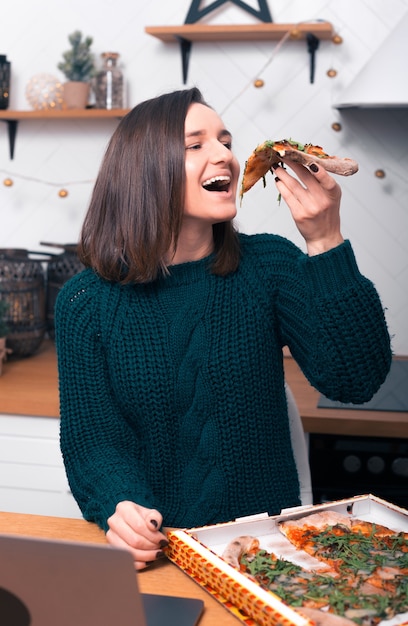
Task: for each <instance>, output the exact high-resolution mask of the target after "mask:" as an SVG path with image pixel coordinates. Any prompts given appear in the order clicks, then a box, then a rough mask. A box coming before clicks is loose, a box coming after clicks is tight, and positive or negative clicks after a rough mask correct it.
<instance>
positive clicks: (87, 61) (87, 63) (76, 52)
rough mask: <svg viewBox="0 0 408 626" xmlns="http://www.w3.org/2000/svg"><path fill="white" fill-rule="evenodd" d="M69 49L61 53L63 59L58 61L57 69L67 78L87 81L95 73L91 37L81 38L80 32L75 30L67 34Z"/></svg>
mask: <svg viewBox="0 0 408 626" xmlns="http://www.w3.org/2000/svg"><path fill="white" fill-rule="evenodd" d="M68 41H69V43H70V44H71V49H70V50H67V51H66V52H64V53H63V55H62V58H63V61H61V62H60V63H58V69H59V70H61V72H62V73H63V74H64V75H65V77H66V78H67V79H68V80H70V81H71V80H72V81H79V82H81V83H86V82H88V81H89V80H90V79H91V78H92V77H93V76H94V74H95V60H94V55H93V54H92V52H91V45H92V42H93V39H92V37H85V39H84V40H82V33H81V31H80V30H76V31H75V32H73V33H72V34H71V35H69V36H68Z"/></svg>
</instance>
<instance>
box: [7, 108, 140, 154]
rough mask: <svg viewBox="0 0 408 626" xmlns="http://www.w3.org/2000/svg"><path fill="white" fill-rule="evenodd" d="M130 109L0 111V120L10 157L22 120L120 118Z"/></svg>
mask: <svg viewBox="0 0 408 626" xmlns="http://www.w3.org/2000/svg"><path fill="white" fill-rule="evenodd" d="M129 111H130V109H109V110H108V109H58V110H50V109H47V110H33V111H11V110H8V109H5V110H1V111H0V122H5V123H6V124H7V130H8V139H9V148H10V159H13V157H14V146H15V141H16V136H17V127H18V123H19V122H20V121H22V120H102V119H121V118H122V117H124V116H125V115H126V114H127V113H129Z"/></svg>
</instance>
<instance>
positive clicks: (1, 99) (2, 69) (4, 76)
mask: <svg viewBox="0 0 408 626" xmlns="http://www.w3.org/2000/svg"><path fill="white" fill-rule="evenodd" d="M9 90H10V61H7V57H6V55H5V54H0V109H7V108H8V105H9Z"/></svg>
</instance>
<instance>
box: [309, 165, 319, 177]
mask: <svg viewBox="0 0 408 626" xmlns="http://www.w3.org/2000/svg"><path fill="white" fill-rule="evenodd" d="M309 169H311V170H312V172H314V173H315V174H316V172H318V171H319V168H318V167H317V165H316V163H311V164H310V165H309Z"/></svg>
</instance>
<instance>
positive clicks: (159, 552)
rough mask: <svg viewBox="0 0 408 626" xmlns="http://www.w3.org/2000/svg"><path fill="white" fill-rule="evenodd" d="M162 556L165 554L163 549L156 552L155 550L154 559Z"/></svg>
mask: <svg viewBox="0 0 408 626" xmlns="http://www.w3.org/2000/svg"><path fill="white" fill-rule="evenodd" d="M164 556H166V555H165V554H164V552H163V550H159V551H158V552H156V559H162V558H163V557H164Z"/></svg>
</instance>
